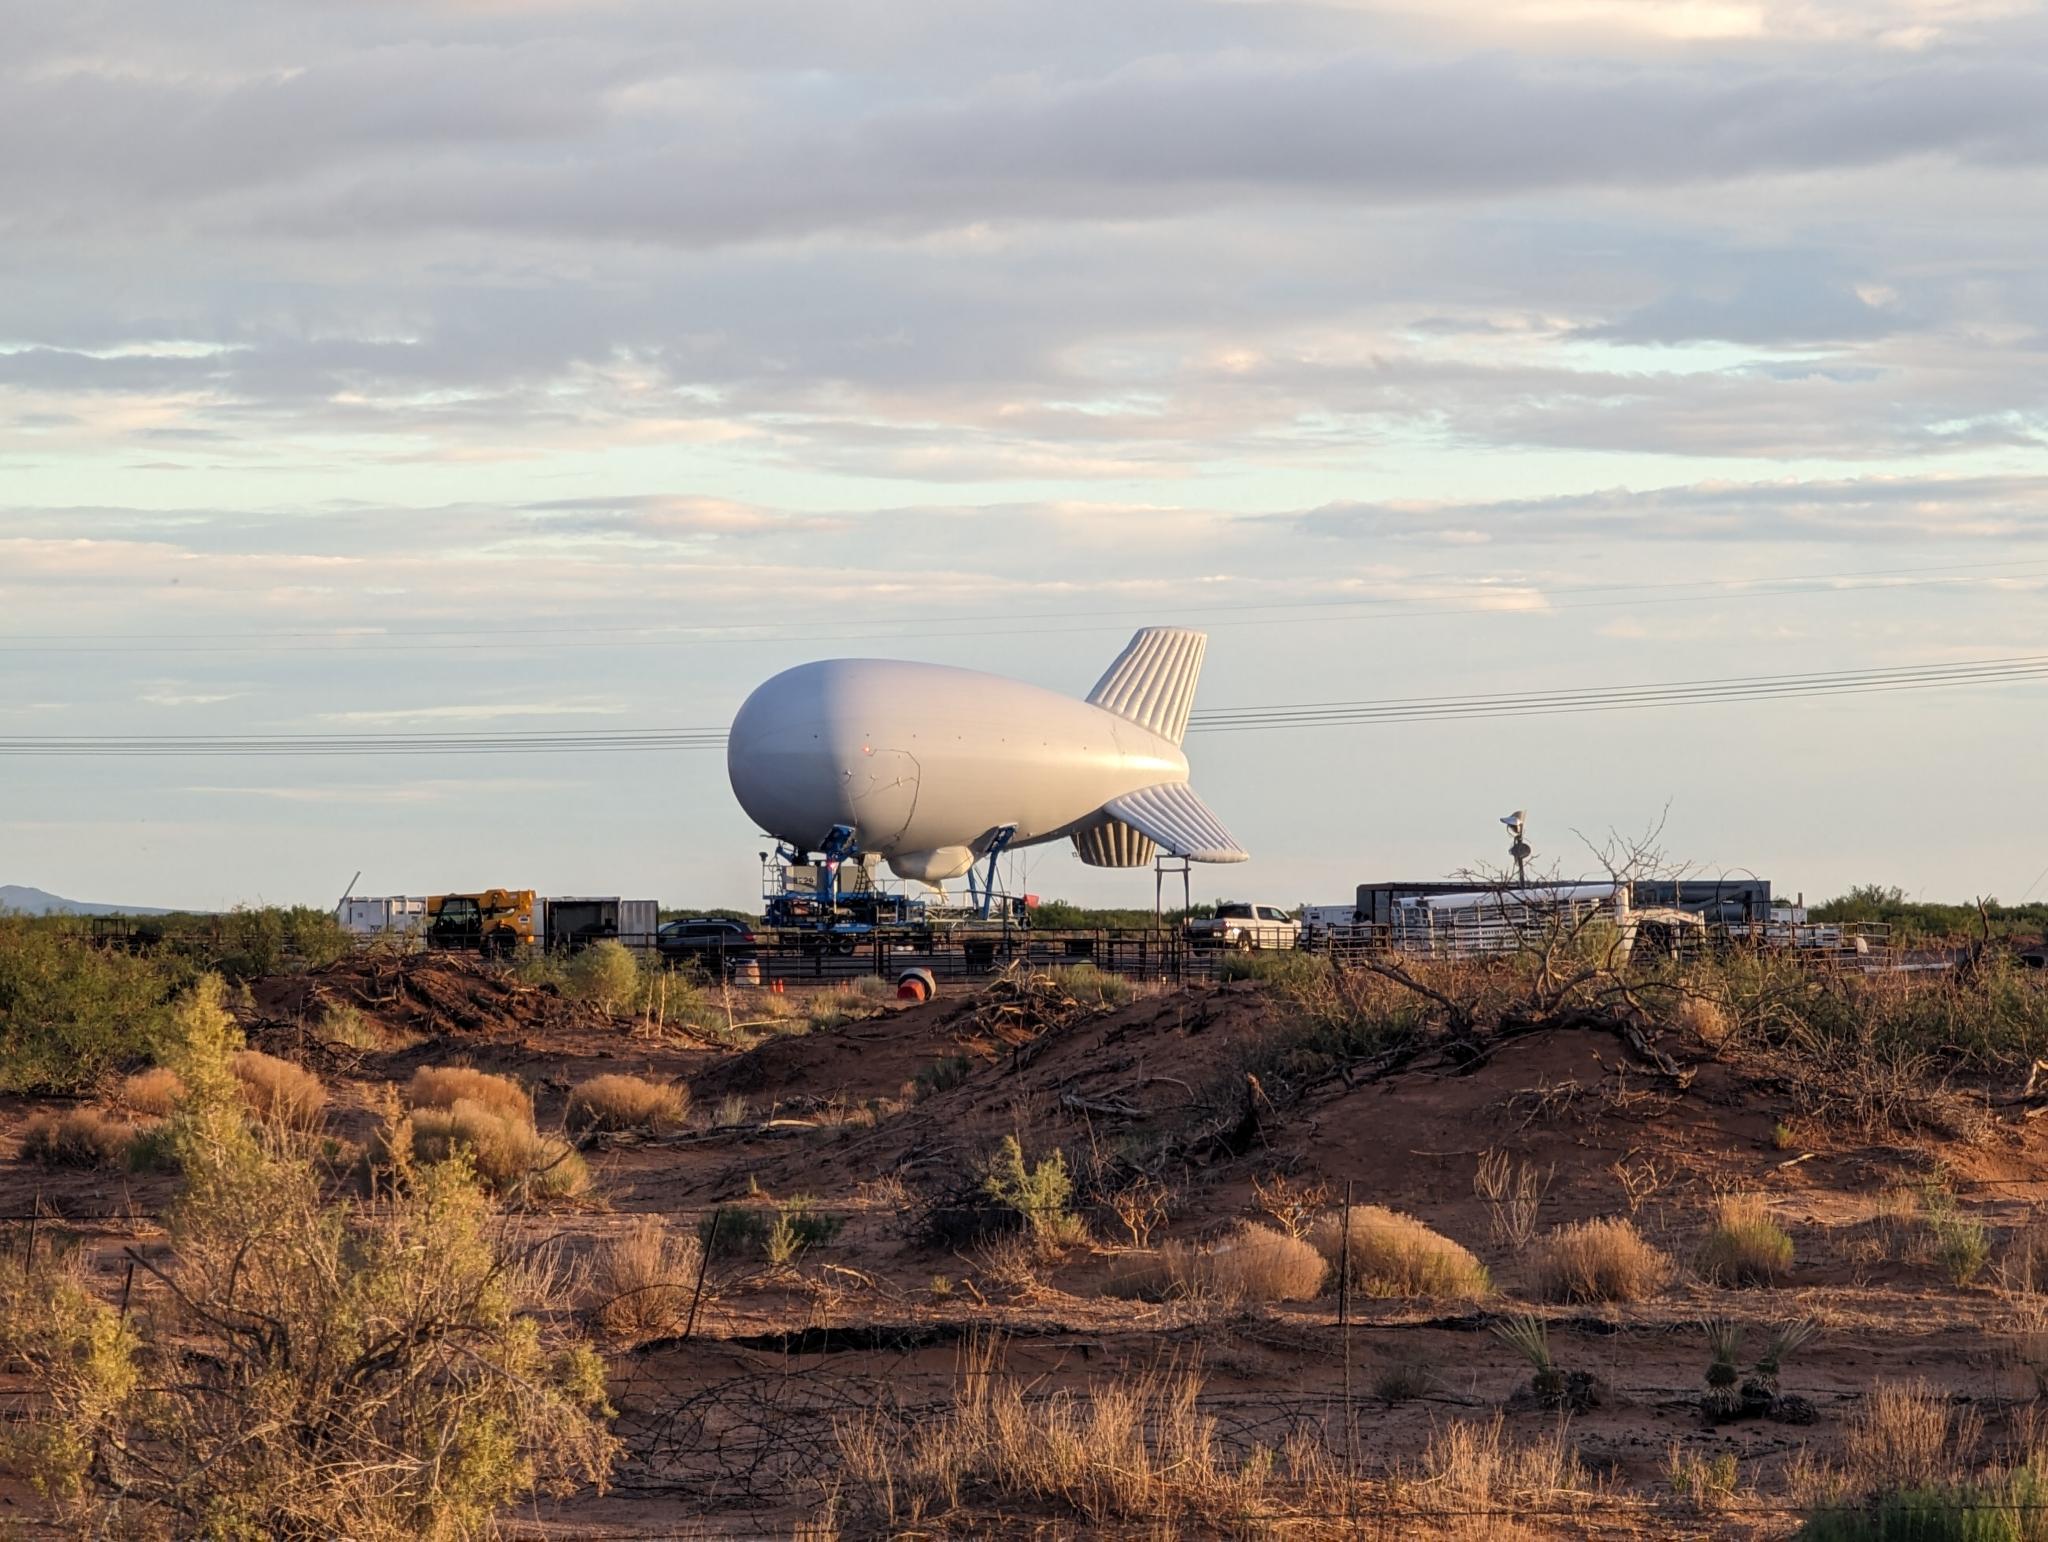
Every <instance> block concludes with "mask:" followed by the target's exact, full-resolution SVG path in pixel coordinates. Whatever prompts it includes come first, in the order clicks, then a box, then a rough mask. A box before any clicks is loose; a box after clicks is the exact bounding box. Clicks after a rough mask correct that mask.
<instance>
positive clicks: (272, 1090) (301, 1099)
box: [230, 1049, 327, 1131]
mask: <svg viewBox="0 0 2048 1542" xmlns="http://www.w3.org/2000/svg"><path fill="white" fill-rule="evenodd" d="M230 1067H231V1069H232V1070H233V1071H234V1073H235V1080H237V1081H239V1082H240V1083H241V1084H242V1096H243V1097H244V1098H246V1099H247V1100H248V1103H249V1107H250V1108H252V1109H254V1110H255V1111H256V1117H257V1118H258V1119H261V1120H262V1121H263V1122H264V1123H266V1124H274V1125H278V1126H281V1127H282V1128H284V1129H287V1130H303V1131H311V1130H316V1129H318V1128H319V1127H320V1116H321V1114H322V1112H323V1111H324V1110H325V1109H326V1107H327V1089H326V1088H325V1087H323V1086H321V1085H320V1078H319V1077H317V1076H315V1075H314V1074H313V1073H312V1072H311V1071H308V1070H306V1069H305V1068H304V1067H303V1066H296V1065H293V1064H292V1063H291V1062H290V1061H289V1060H280V1059H278V1058H277V1056H275V1055H266V1054H264V1053H263V1051H262V1050H260V1049H244V1050H238V1051H236V1053H235V1058H234V1060H233V1061H232V1062H231V1063H230Z"/></svg>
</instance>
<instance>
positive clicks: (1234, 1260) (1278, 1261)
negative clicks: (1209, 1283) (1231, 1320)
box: [1209, 1221, 1330, 1301]
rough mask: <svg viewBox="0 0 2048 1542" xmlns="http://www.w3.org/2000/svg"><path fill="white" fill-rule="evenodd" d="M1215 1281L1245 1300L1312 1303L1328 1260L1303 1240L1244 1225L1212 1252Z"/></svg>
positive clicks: (1239, 1298)
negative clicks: (1310, 1301)
mask: <svg viewBox="0 0 2048 1542" xmlns="http://www.w3.org/2000/svg"><path fill="white" fill-rule="evenodd" d="M1209 1260H1210V1265H1211V1267H1212V1268H1213V1269H1214V1270H1215V1271H1216V1282H1217V1285H1218V1287H1219V1289H1220V1290H1221V1291H1222V1292H1223V1293H1224V1294H1226V1295H1229V1296H1232V1297H1234V1298H1236V1299H1237V1300H1240V1301H1308V1300H1312V1299H1314V1297H1315V1296H1316V1295H1317V1294H1318V1293H1319V1292H1320V1291H1321V1290H1322V1288H1323V1280H1324V1278H1325V1277H1326V1276H1327V1275H1328V1274H1329V1272H1330V1270H1329V1265H1328V1264H1327V1263H1326V1262H1324V1259H1323V1255H1322V1254H1321V1253H1319V1252H1317V1251H1316V1249H1315V1248H1314V1247H1313V1246H1311V1245H1310V1244H1309V1243H1307V1242H1304V1241H1303V1240H1302V1239H1301V1238H1299V1237H1290V1236H1288V1235H1287V1233H1286V1232H1284V1231H1276V1230H1274V1229H1273V1228H1272V1227H1270V1226H1260V1225H1257V1224H1255V1223H1253V1222H1249V1221H1248V1222H1245V1223H1244V1224H1242V1225H1240V1226H1239V1227H1238V1229H1237V1230H1236V1231H1234V1232H1233V1233H1231V1234H1230V1236H1228V1237H1226V1238H1224V1239H1223V1241H1221V1242H1219V1243H1217V1244H1216V1246H1215V1247H1214V1248H1213V1249H1211V1250H1210V1254H1209Z"/></svg>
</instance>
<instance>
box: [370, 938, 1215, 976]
mask: <svg viewBox="0 0 2048 1542" xmlns="http://www.w3.org/2000/svg"><path fill="white" fill-rule="evenodd" d="M755 938H756V940H755V941H753V942H751V943H735V944H731V945H729V946H726V947H723V948H717V947H713V948H706V949H704V950H702V951H699V952H695V953H691V954H687V955H678V956H675V957H674V958H673V959H672V961H673V962H675V963H676V964H678V966H682V967H687V966H689V965H691V964H695V965H697V966H699V967H701V968H702V969H703V970H704V971H705V972H706V973H709V974H713V975H714V976H715V975H717V974H718V973H721V972H722V973H723V974H724V975H725V977H726V978H728V979H732V980H734V981H736V982H738V983H741V984H755V983H759V984H761V985H771V984H774V983H776V982H778V981H780V982H782V983H785V984H789V985H830V984H833V983H835V982H842V981H848V980H857V979H860V978H862V977H863V976H867V975H878V976H881V977H882V978H884V979H888V980H894V979H896V978H897V977H898V976H900V975H901V974H902V973H903V972H904V971H905V970H908V969H927V970H930V971H931V973H932V976H933V978H935V979H938V980H970V979H980V978H984V977H986V976H988V975H992V974H997V973H999V972H1001V971H1002V970H1004V969H1007V968H1009V967H1010V966H1011V965H1012V964H1016V963H1022V964H1024V965H1025V966H1027V967H1038V968H1056V967H1059V966H1062V965H1069V964H1093V965H1094V966H1095V967H1096V968H1098V969H1101V970H1104V971H1107V972H1110V973H1114V974H1120V975H1125V976H1128V977H1129V978H1131V979H1135V980H1172V981H1181V980H1191V979H1192V980H1205V979H1212V978H1214V977H1215V975H1216V973H1217V971H1218V969H1219V967H1220V965H1221V963H1222V961H1223V959H1224V958H1226V957H1227V956H1228V955H1227V954H1225V953H1224V952H1222V951H1221V950H1219V949H1215V948H1197V947H1193V946H1191V945H1190V944H1189V942H1188V940H1187V939H1186V938H1185V937H1183V936H1181V934H1180V933H1179V932H1177V931H1174V930H1172V929H1170V928H1167V929H1159V930H1150V929H1145V930H1124V929H1103V930H1095V931H1058V932H1049V931H1047V932H1041V931H1030V930H1025V929H1021V928H1020V929H1016V930H1012V931H1010V932H1007V933H1004V932H986V933H970V934H967V935H964V936H963V935H955V936H951V937H944V936H928V935H924V934H921V933H895V932H872V933H867V934H860V935H847V934H837V935H834V934H824V933H817V932H756V933H755ZM617 940H618V941H619V942H621V943H623V944H625V945H626V946H627V947H629V948H632V949H633V950H634V951H635V952H639V953H645V954H652V953H656V952H658V950H657V949H656V948H655V945H654V938H653V937H652V936H641V935H621V936H620V937H619V938H618V939H617ZM365 942H366V944H367V945H369V946H373V947H374V946H383V947H393V946H403V945H404V943H403V942H401V941H399V940H398V939H394V938H391V937H388V936H387V937H385V938H381V939H365Z"/></svg>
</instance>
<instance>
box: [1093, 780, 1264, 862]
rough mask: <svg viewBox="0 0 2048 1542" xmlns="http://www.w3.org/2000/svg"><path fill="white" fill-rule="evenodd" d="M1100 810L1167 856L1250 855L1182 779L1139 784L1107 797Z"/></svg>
mask: <svg viewBox="0 0 2048 1542" xmlns="http://www.w3.org/2000/svg"><path fill="white" fill-rule="evenodd" d="M1102 811H1103V812H1104V813H1105V814H1107V815H1109V816H1110V817H1111V818H1112V819H1119V820H1122V821H1123V822H1124V823H1125V824H1127V825H1129V826H1130V827H1131V828H1132V829H1133V830H1136V831H1137V832H1138V833H1139V834H1140V835H1144V836H1148V837H1150V838H1151V839H1152V840H1154V841H1156V842H1158V844H1159V846H1160V848H1161V849H1162V850H1163V851H1165V852H1166V853H1167V855H1169V856H1174V857H1187V858H1189V859H1190V860H1192V861H1195V862H1242V861H1244V860H1245V858H1246V857H1248V856H1249V855H1250V853H1249V852H1247V851H1246V850H1245V849H1244V848H1243V847H1242V846H1240V845H1238V844H1237V842H1236V840H1234V839H1233V838H1232V837H1231V834H1230V832H1229V831H1228V830H1226V829H1224V828H1223V821H1222V820H1220V819H1218V818H1217V817H1216V816H1215V815H1214V814H1212V813H1210V812H1209V806H1208V805H1207V804H1206V803H1204V802H1203V801H1202V800H1201V799H1200V798H1198V797H1197V796H1195V790H1194V788H1192V787H1190V786H1188V784H1187V783H1186V782H1161V783H1160V784H1159V785H1158V786H1156V787H1141V788H1139V789H1138V790H1137V791H1136V792H1127V793H1125V794H1124V795H1123V796H1122V797H1121V798H1111V799H1110V800H1109V802H1107V803H1105V804H1103V806H1102Z"/></svg>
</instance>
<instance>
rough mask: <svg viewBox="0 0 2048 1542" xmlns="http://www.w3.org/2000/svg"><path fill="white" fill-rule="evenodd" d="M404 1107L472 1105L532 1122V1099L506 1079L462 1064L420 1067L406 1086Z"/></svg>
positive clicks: (521, 1120)
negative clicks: (459, 1103)
mask: <svg viewBox="0 0 2048 1542" xmlns="http://www.w3.org/2000/svg"><path fill="white" fill-rule="evenodd" d="M405 1102H406V1106H407V1107H408V1108H453V1107H454V1106H455V1105H456V1104H457V1103H458V1102H461V1103H475V1104H477V1105H479V1106H480V1107H483V1108H488V1109H492V1110H494V1111H495V1112H497V1113H499V1114H502V1115H503V1116H505V1117H506V1118H508V1119H512V1120H514V1121H517V1122H520V1123H524V1124H529V1125H530V1124H532V1123H533V1099H532V1098H531V1097H529V1096H527V1092H526V1089H525V1088H524V1087H522V1086H520V1085H519V1083H517V1082H515V1081H514V1080H512V1078H511V1077H509V1076H493V1075H491V1074H490V1072H488V1071H479V1070H477V1069H475V1068H474V1067H473V1066H466V1065H438V1066H435V1065H423V1066H421V1067H420V1068H419V1069H418V1070H417V1071H415V1072H413V1073H412V1080H411V1081H410V1082H408V1083H407V1084H406V1088H405Z"/></svg>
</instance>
